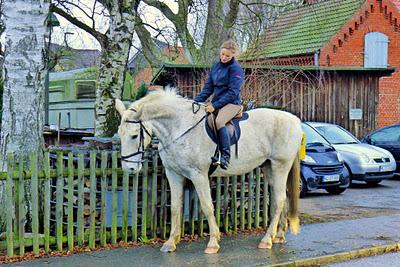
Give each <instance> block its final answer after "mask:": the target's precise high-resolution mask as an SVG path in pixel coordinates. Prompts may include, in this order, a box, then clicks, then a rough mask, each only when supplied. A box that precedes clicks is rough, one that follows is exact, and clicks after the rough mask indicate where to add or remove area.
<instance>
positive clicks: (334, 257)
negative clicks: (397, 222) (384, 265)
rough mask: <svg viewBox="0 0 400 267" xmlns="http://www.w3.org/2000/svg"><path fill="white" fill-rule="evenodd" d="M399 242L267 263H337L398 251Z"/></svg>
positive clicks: (290, 266) (286, 266)
mask: <svg viewBox="0 0 400 267" xmlns="http://www.w3.org/2000/svg"><path fill="white" fill-rule="evenodd" d="M399 251H400V243H396V244H392V245H381V246H376V247H371V248H363V249H358V250H352V251H347V252H341V253H336V254H331V255H326V256H321V257H315V258H309V259H301V260H294V261H287V262H282V263H277V264H273V265H268V266H270V267H300V266H301V267H306V266H320V265H325V264H331V263H337V262H342V261H349V260H354V259H358V258H364V257H370V256H375V255H380V254H385V253H389V252H399Z"/></svg>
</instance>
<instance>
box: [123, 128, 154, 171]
mask: <svg viewBox="0 0 400 267" xmlns="http://www.w3.org/2000/svg"><path fill="white" fill-rule="evenodd" d="M125 122H126V123H134V124H137V123H138V124H140V130H139V147H138V150H137V151H136V152H134V153H132V154H129V155H126V156H123V155H121V160H122V161H125V162H132V163H141V162H143V160H142V159H141V160H130V159H129V158H131V157H133V156H136V155H143V154H144V152H145V150H144V133H146V134H147V135H148V136H150V137H151V134H150V132H149V131H148V130H147V129H146V127H145V126H144V124H143V122H142V121H141V120H138V121H129V120H128V121H125Z"/></svg>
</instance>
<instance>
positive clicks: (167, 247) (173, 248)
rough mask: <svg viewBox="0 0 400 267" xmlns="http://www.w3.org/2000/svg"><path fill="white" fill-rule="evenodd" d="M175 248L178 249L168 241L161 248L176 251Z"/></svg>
mask: <svg viewBox="0 0 400 267" xmlns="http://www.w3.org/2000/svg"><path fill="white" fill-rule="evenodd" d="M175 250H176V246H173V245H170V244H167V243H165V244H164V245H163V246H162V247H161V249H160V251H161V252H174V251H175Z"/></svg>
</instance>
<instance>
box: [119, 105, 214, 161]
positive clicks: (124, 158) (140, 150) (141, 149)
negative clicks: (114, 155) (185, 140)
mask: <svg viewBox="0 0 400 267" xmlns="http://www.w3.org/2000/svg"><path fill="white" fill-rule="evenodd" d="M199 109H200V104H199V103H197V102H193V103H192V110H193V113H194V114H196V113H197V112H198V111H199ZM129 110H131V111H135V112H137V111H136V110H135V109H133V108H130V109H129ZM206 117H207V114H206V115H204V116H203V117H202V118H201V119H200V120H199V121H198V122H197V123H196V124H194V125H193V126H192V127H190V128H189V129H187V130H186V131H185V132H183V133H182V134H181V135H180V136H178V137H177V138H175V139H174V140H172V142H171V143H169V144H168V145H166V146H163V148H162V149H159V150H158V152H160V151H162V150H164V149H166V148H167V147H169V146H170V145H171V144H173V143H174V142H176V141H177V140H178V139H179V138H181V137H183V136H185V135H186V134H187V133H188V132H190V131H191V130H193V129H194V128H195V127H196V126H197V125H199V124H200V123H201V122H202V121H203V120H204V119H205V118H206ZM125 122H126V123H133V124H140V129H139V147H138V150H137V151H136V152H134V153H131V154H129V155H126V156H123V155H121V160H122V161H125V162H132V163H142V162H143V160H142V159H141V160H130V159H129V158H131V157H133V156H136V155H143V154H144V153H145V150H144V138H145V135H144V134H145V133H146V134H147V135H148V136H150V137H151V134H150V132H149V131H148V130H147V129H146V127H145V126H144V124H143V121H141V120H136V121H131V120H126V121H125Z"/></svg>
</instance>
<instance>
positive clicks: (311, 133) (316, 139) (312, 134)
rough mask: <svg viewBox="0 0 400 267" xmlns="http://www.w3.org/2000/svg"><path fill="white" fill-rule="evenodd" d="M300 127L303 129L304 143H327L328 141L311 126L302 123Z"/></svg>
mask: <svg viewBox="0 0 400 267" xmlns="http://www.w3.org/2000/svg"><path fill="white" fill-rule="evenodd" d="M301 128H302V129H303V132H304V134H305V135H306V144H307V145H308V144H312V143H322V144H326V145H329V143H328V142H327V141H326V140H325V139H324V138H323V137H322V136H321V135H320V134H319V133H318V132H317V131H315V130H314V129H313V128H312V127H310V126H309V125H307V124H304V123H303V124H302V125H301Z"/></svg>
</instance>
